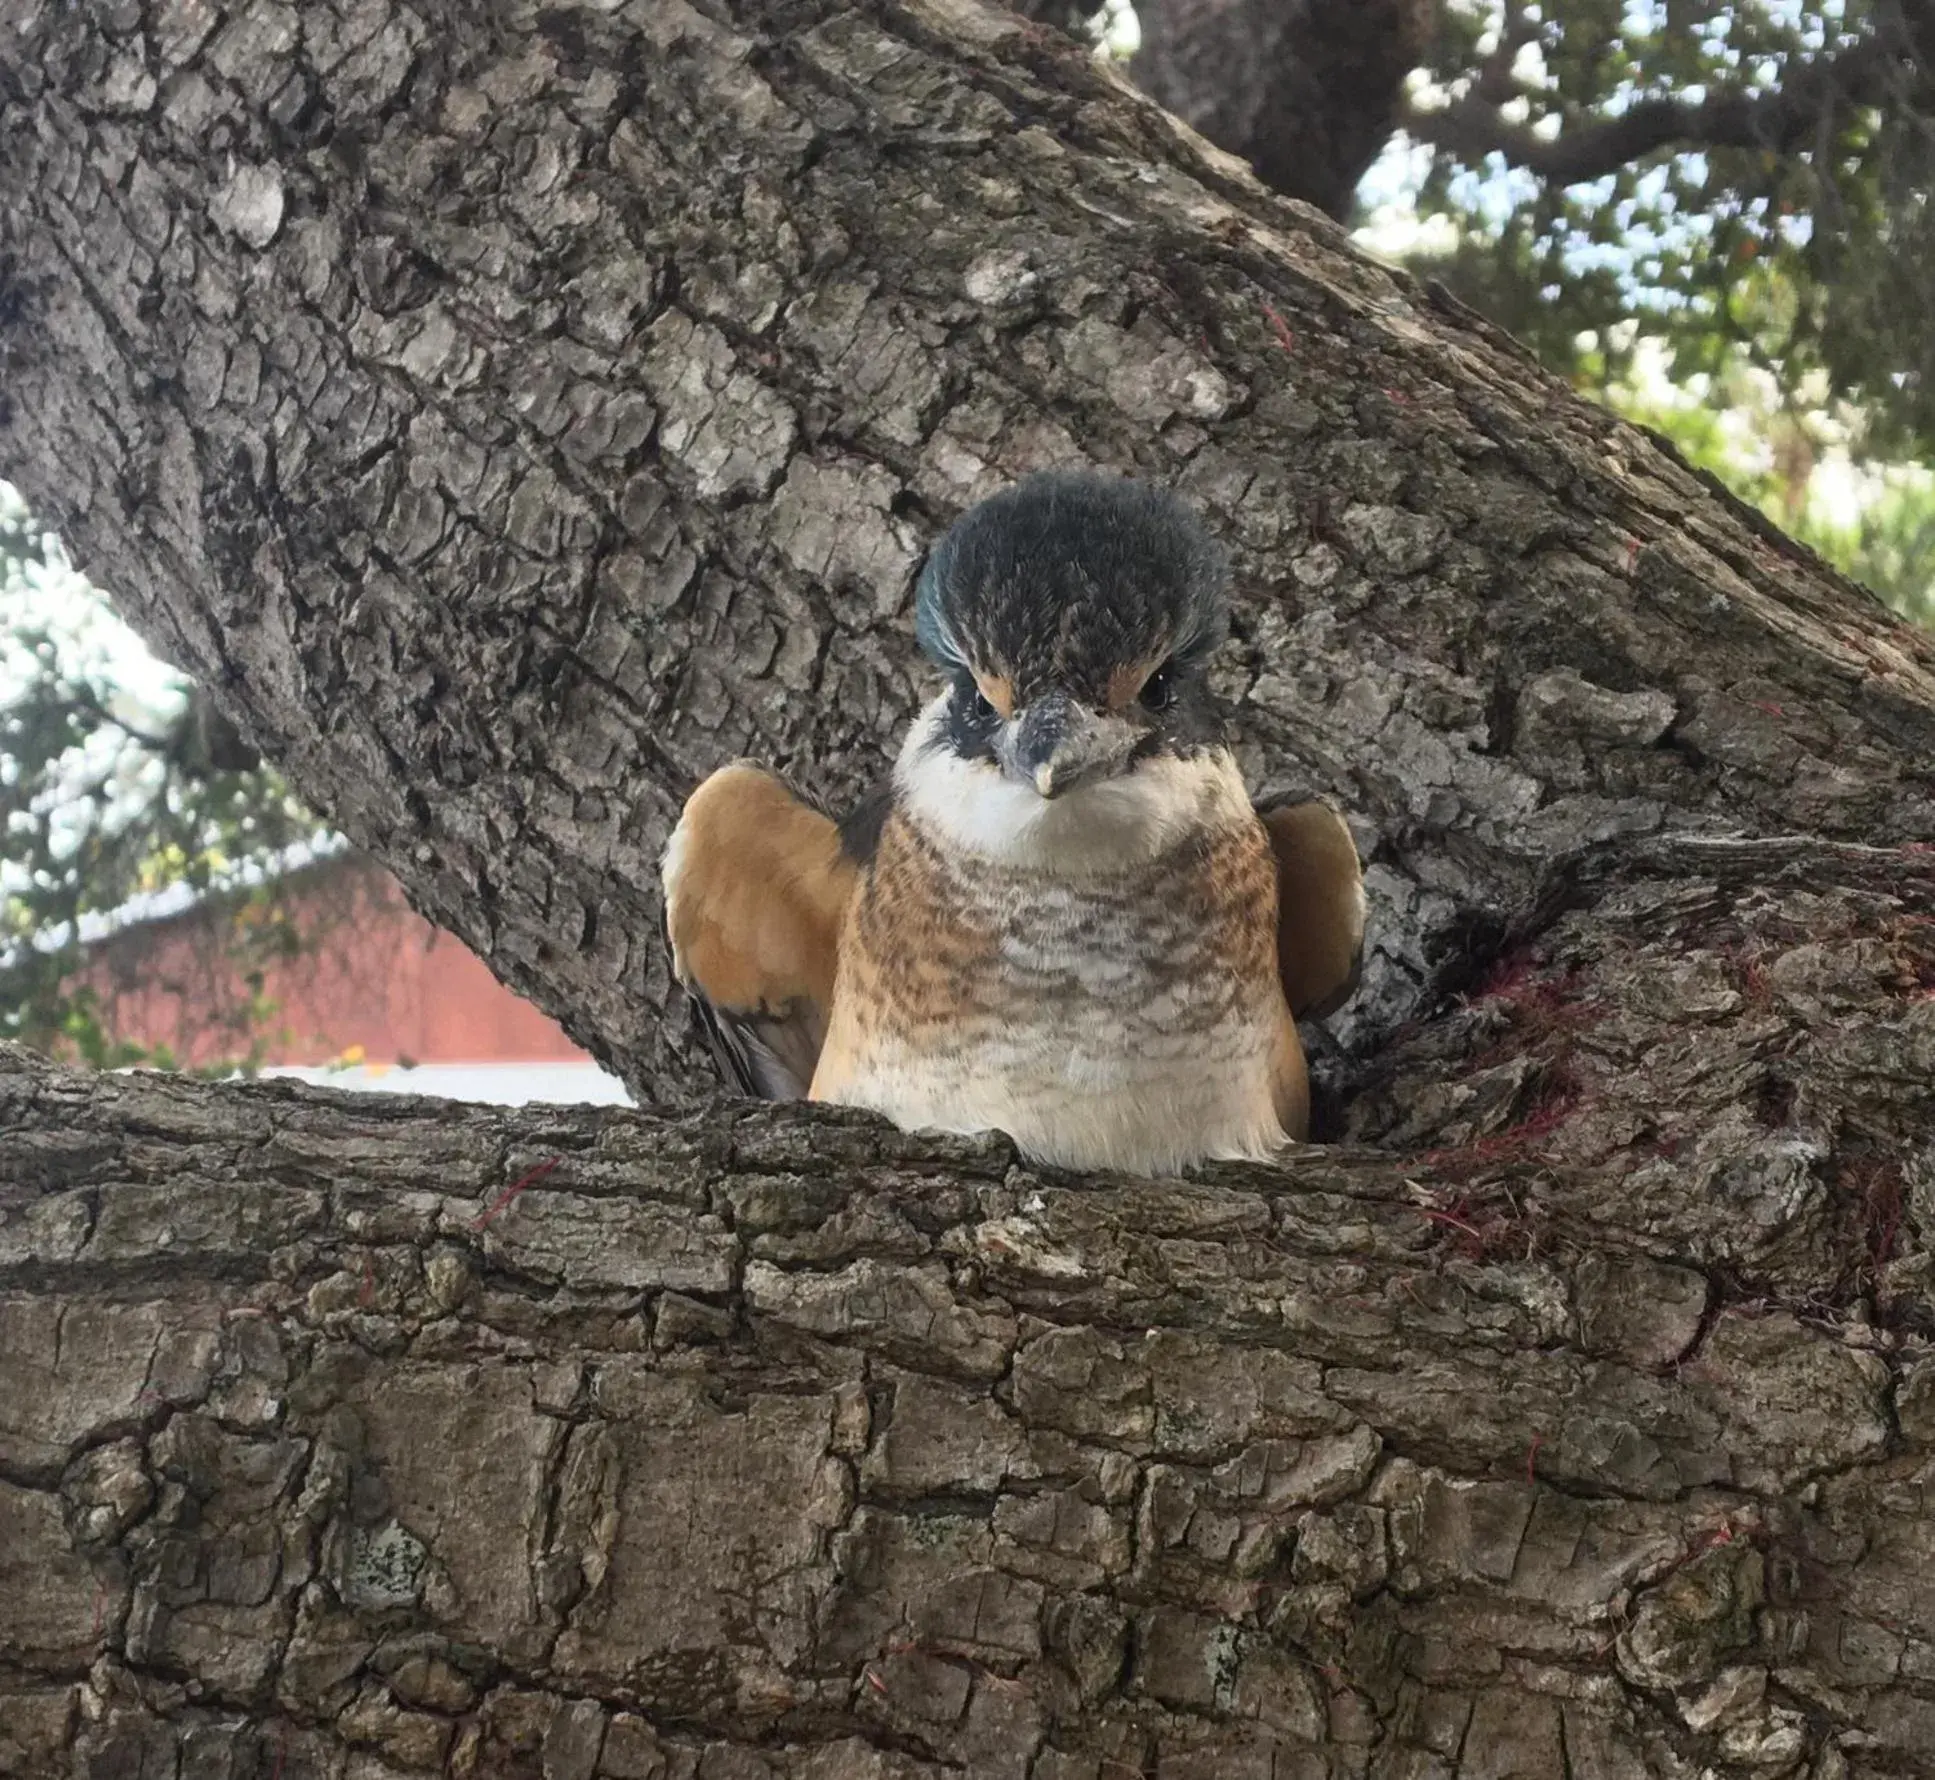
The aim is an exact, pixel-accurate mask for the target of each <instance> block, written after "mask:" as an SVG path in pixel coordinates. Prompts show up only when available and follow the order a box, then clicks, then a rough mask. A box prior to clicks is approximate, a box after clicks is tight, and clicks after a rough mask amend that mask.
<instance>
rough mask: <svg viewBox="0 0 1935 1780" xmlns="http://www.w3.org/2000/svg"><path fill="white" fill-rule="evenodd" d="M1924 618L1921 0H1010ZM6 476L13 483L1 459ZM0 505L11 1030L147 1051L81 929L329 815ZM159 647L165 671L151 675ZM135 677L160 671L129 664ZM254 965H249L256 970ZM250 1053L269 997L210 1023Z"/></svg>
mask: <svg viewBox="0 0 1935 1780" xmlns="http://www.w3.org/2000/svg"><path fill="white" fill-rule="evenodd" d="M1020 10H1022V11H1024V12H1027V13H1029V14H1030V15H1032V16H1033V17H1035V18H1036V19H1038V20H1040V21H1042V22H1043V23H1045V24H1049V25H1053V26H1056V27H1059V28H1064V29H1069V30H1074V31H1089V32H1091V33H1094V34H1097V35H1100V36H1101V37H1102V39H1103V41H1104V43H1105V44H1106V45H1107V46H1108V47H1109V48H1110V49H1111V50H1112V51H1113V52H1114V53H1117V54H1119V55H1123V56H1126V57H1127V58H1128V67H1129V72H1130V74H1131V77H1132V78H1133V79H1135V80H1136V81H1137V82H1138V83H1139V84H1140V85H1142V86H1143V88H1144V89H1145V90H1146V91H1148V92H1149V93H1150V94H1151V95H1152V96H1154V97H1155V98H1157V99H1159V100H1160V101H1161V102H1162V103H1163V104H1165V105H1167V106H1169V107H1170V108H1171V109H1172V110H1174V111H1177V112H1179V113H1180V114H1181V115H1183V116H1184V117H1186V118H1188V119H1189V121H1190V122H1192V123H1193V124H1195V125H1196V127H1197V128H1199V129H1200V130H1202V131H1203V132H1204V134H1206V135H1208V136H1209V137H1210V138H1211V139H1212V140H1213V141H1215V142H1217V143H1219V144H1220V145H1221V146H1223V147H1224V148H1227V149H1229V150H1231V151H1232V152H1234V153H1237V154H1239V155H1242V156H1243V157H1244V158H1245V159H1247V160H1249V161H1250V162H1251V163H1252V165H1254V166H1255V168H1256V169H1257V171H1258V173H1259V175H1260V176H1261V177H1262V178H1263V179H1264V180H1265V181H1266V182H1267V183H1269V184H1271V185H1273V186H1275V187H1276V188H1277V189H1279V190H1281V191H1284V192H1287V193H1289V194H1290V195H1292V196H1294V197H1298V198H1301V199H1304V200H1305V201H1307V202H1310V203H1313V204H1316V205H1318V206H1319V207H1320V208H1322V209H1325V210H1327V211H1329V212H1330V213H1331V214H1333V215H1336V216H1338V217H1339V218H1342V219H1347V220H1350V221H1353V222H1355V223H1357V224H1358V225H1359V226H1360V230H1361V232H1362V234H1363V237H1364V238H1365V239H1366V240H1368V241H1369V242H1370V244H1371V245H1373V246H1374V247H1376V248H1378V249H1379V250H1380V251H1383V252H1386V253H1390V254H1396V255H1397V256H1399V257H1401V258H1403V259H1405V260H1406V261H1407V262H1408V263H1409V264H1410V266H1411V268H1412V270H1414V271H1415V272H1417V273H1419V274H1420V275H1421V276H1425V277H1431V278H1436V279H1438V280H1441V281H1442V282H1443V283H1444V284H1445V285H1446V286H1448V287H1449V288H1450V289H1451V291H1452V292H1453V293H1454V294H1455V295H1457V296H1458V297H1460V298H1461V299H1462V300H1464V301H1465V302H1467V303H1469V304H1470V305H1472V306H1473V307H1474V308H1476V309H1478V310H1480V311H1482V312H1483V313H1485V314H1487V315H1488V316H1490V317H1491V318H1492V319H1493V320H1495V321H1497V322H1498V323H1499V324H1500V325H1502V326H1504V327H1505V328H1507V329H1509V330H1510V331H1511V332H1513V333H1514V334H1516V335H1518V336H1519V337H1520V338H1521V339H1523V340H1525V341H1526V342H1527V343H1528V344H1529V345H1531V346H1532V347H1533V348H1534V349H1535V350H1536V351H1537V352H1538V353H1539V354H1540V356H1541V357H1542V358H1543V359H1544V361H1545V362H1546V364H1548V365H1549V366H1550V367H1551V368H1552V369H1553V370H1554V371H1556V372H1558V373H1559V374H1561V375H1564V376H1567V377H1569V378H1571V379H1572V380H1573V381H1574V382H1575V383H1576V384H1577V385H1579V386H1580V387H1582V388H1584V389H1587V390H1589V391H1591V392H1592V393H1595V394H1597V395H1598V396H1600V397H1601V398H1602V399H1604V400H1606V401H1608V402H1610V403H1612V404H1613V405H1615V406H1616V407H1618V408H1620V409H1621V410H1622V411H1623V412H1625V413H1627V414H1629V415H1630V416H1631V417H1632V418H1634V419H1635V420H1638V421H1640V422H1643V423H1644V424H1647V425H1650V426H1652V427H1654V428H1655V429H1656V430H1658V431H1661V432H1663V433H1665V434H1666V435H1668V436H1669V437H1670V438H1671V439H1672V440H1673V442H1674V443H1675V444H1676V445H1677V446H1678V447H1679V449H1680V450H1681V451H1682V453H1683V454H1684V455H1685V456H1687V457H1688V458H1689V459H1691V460H1692V461H1694V462H1695V463H1697V464H1699V465H1700V466H1701V467H1703V468H1706V469H1710V470H1712V471H1714V472H1715V473H1716V474H1718V475H1720V476H1721V477H1722V478H1723V479H1725V480H1726V481H1727V482H1729V483H1730V484H1731V485H1732V486H1733V487H1734V488H1735V489H1736V490H1737V491H1738V492H1739V493H1740V494H1741V495H1742V496H1743V497H1744V498H1746V499H1749V500H1753V501H1756V502H1758V503H1759V504H1761V505H1762V506H1763V507H1765V508H1766V510H1767V511H1768V512H1769V514H1770V515H1771V516H1772V517H1773V518H1775V519H1776V520H1777V521H1778V522H1779V523H1780V524H1782V525H1783V526H1785V527H1786V528H1787V529H1788V530H1789V531H1791V532H1793V533H1795V534H1796V535H1797V536H1799V537H1801V538H1802V539H1803V540H1805V541H1806V542H1808V543H1811V544H1812V545H1814V546H1815V548H1817V549H1818V550H1820V551H1821V552H1822V553H1823V554H1824V555H1825V556H1827V557H1828V558H1829V559H1830V560H1831V561H1833V562H1835V563H1836V564H1837V565H1838V566H1840V567H1841V568H1842V569H1844V570H1845V571H1846V572H1847V573H1849V574H1850V575H1852V576H1853V577H1854V578H1856V579H1858V580H1861V581H1863V582H1865V583H1866V584H1868V585H1869V586H1871V587H1872V588H1874V589H1875V591H1876V592H1878V593H1879V594H1881V595H1882V596H1883V597H1884V598H1886V599H1887V600H1888V601H1889V602H1890V603H1891V604H1893V605H1895V606H1896V607H1897V608H1898V609H1899V610H1902V611H1904V612H1907V613H1909V614H1911V615H1914V616H1917V617H1920V618H1921V619H1922V620H1923V621H1925V622H1935V569H1931V566H1930V565H1931V562H1932V561H1935V555H1932V554H1931V547H1935V477H1931V476H1930V475H1929V473H1928V471H1927V470H1926V468H1925V467H1924V464H1925V462H1926V460H1928V459H1929V458H1930V457H1931V455H1932V454H1935V330H1932V329H1931V328H1930V327H1929V325H1928V323H1927V321H1926V319H1925V308H1926V305H1925V303H1924V301H1923V300H1922V298H1921V295H1920V293H1921V292H1922V291H1923V290H1924V289H1925V288H1926V287H1927V285H1928V283H1929V282H1930V273H1931V272H1935V215H1932V214H1931V199H1930V192H1931V189H1935V80H1932V79H1931V72H1930V71H1931V69H1935V59H1932V58H1935V0H1841V3H1838V4H1822V5H1801V4H1790V3H1788V0H1758V3H1756V4H1734V5H1702V4H1692V3H1690V0H1562V3H1561V0H1550V3H1548V4H1542V5H1527V4H1520V3H1519V0H1140V3H1139V4H1138V5H1136V6H1134V7H1133V9H1131V7H1130V6H1129V5H1127V4H1126V3H1125V0H1109V4H1108V5H1106V6H1105V7H1104V8H1103V9H1102V11H1101V12H1100V13H1097V12H1096V10H1095V7H1094V5H1093V0H1021V4H1020ZM0 469H4V466H3V465H0ZM5 502H6V497H5V495H4V492H0V1037H24V1038H27V1039H29V1040H30V1041H31V1042H34V1043H37V1044H41V1045H44V1046H52V1047H54V1048H65V1049H68V1050H70V1051H73V1052H78V1053H79V1054H81V1055H84V1056H86V1057H89V1058H92V1059H93V1060H95V1061H97V1062H113V1061H127V1060H132V1059H133V1058H134V1057H135V1056H137V1055H138V1054H139V1053H137V1052H134V1051H133V1050H132V1049H131V1047H128V1046H125V1045H117V1044H116V1042H115V1040H114V1038H113V1035H112V1033H111V1032H110V1031H109V1030H108V1027H107V1025H106V1023H105V1022H104V1017H103V1009H102V1007H101V1004H100V1000H99V996H98V993H97V990H96V988H95V987H94V986H93V985H92V984H91V983H90V982H89V981H88V980H87V979H86V977H85V974H84V972H83V970H82V966H83V963H84V957H83V945H82V939H83V934H84V932H85V930H86V917H88V916H90V915H94V916H101V915H103V914H105V913H106V912H108V911H111V910H114V909H117V908H120V907H122V906H124V905H126V904H127V903H129V902H130V901H131V900H133V899H137V898H139V897H141V896H143V895H147V894H152V893H156V892H159V891H162V890H164V889H166V888H167V887H168V886H170V885H177V884H180V885H186V886H188V887H190V888H191V889H193V890H195V891H198V892H203V893H215V892H221V893H222V894H224V895H225V896H226V898H227V903H228V906H229V907H230V908H231V909H232V912H233V914H234V919H233V920H232V921H231V922H230V923H228V924H227V927H226V929H225V931H226V932H227V933H228V935H229V939H230V943H231V944H232V945H233V946H234V947H235V948H237V949H238V951H239V954H240V956H241V957H242V959H243V961H244V962H243V967H242V971H241V978H240V980H241V981H243V982H244V983H245V984H249V983H254V984H258V985H259V982H260V969H259V961H261V960H263V959H265V958H266V957H268V956H270V955H273V954H274V953H275V952H276V951H278V950H281V951H286V950H287V949H288V948H289V947H291V946H293V945H296V944H299V943H300V940H299V938H298V936H297V934H296V932H295V929H294V926H293V924H292V923H291V922H290V921H289V920H288V919H287V918H286V916H285V915H284V914H282V913H280V912H279V909H278V903H277V899H276V894H275V888H274V886H275V877H274V874H273V872H272V871H270V870H268V869H267V868H268V867H269V866H271V865H272V864H273V862H275V861H276V860H278V859H279V858H282V857H284V856H285V855H286V851H287V849H289V848H290V847H291V846H293V845H296V844H297V843H300V842H303V841H305V840H309V839H313V838H314V837H315V836H316V834H317V830H316V826H315V824H314V822H313V820H312V819H310V818H308V817H307V816H305V815H304V814H303V812H302V811H301V810H300V809H299V808H298V806H297V805H296V804H295V803H294V802H293V801H292V800H291V798H290V796H289V794H288V791H287V789H286V787H285V786H284V785H283V784H282V782H281V780H280V779H279V778H278V777H277V776H276V774H275V773H274V772H273V771H272V770H270V769H268V768H266V767H264V766H262V765H261V764H259V763H258V762H257V761H256V760H255V758H254V756H253V754H252V753H251V752H250V750H249V749H248V748H247V746H246V744H245V743H243V741H242V740H241V738H239V737H237V736H236V735H235V734H234V733H233V732H232V731H231V730H230V729H229V728H228V727H227V725H226V723H225V722H224V721H223V720H222V719H221V718H220V716H219V714H218V713H216V712H215V711H214V710H213V708H212V706H210V705H208V704H207V703H206V701H204V700H202V699H201V698H199V697H198V696H196V695H194V694H193V693H192V692H191V691H190V689H189V688H188V687H186V686H185V685H184V684H182V683H181V682H180V681H179V680H175V679H170V678H168V677H166V676H161V677H160V678H159V679H157V678H155V676H154V675H153V674H152V673H149V674H147V675H146V676H145V681H146V684H145V689H144V688H138V687H135V686H133V685H131V684H130V678H129V674H128V671H127V664H128V662H129V660H130V659H131V658H132V656H133V647H132V645H131V644H130V642H129V641H128V640H126V639H125V637H124V636H123V637H122V638H121V640H119V641H116V642H114V643H112V644H111V645H104V644H103V643H102V642H101V640H100V633H101V632H102V629H103V627H106V626H112V624H113V621H112V620H111V619H110V618H109V617H107V615H106V614H105V612H104V610H103V609H102V608H101V607H100V603H99V601H98V596H95V595H93V594H92V593H91V592H90V591H89V590H87V589H85V588H84V587H83V586H82V585H81V584H79V583H78V580H77V579H76V578H73V577H71V576H70V577H66V578H65V579H63V577H62V571H61V569H60V564H59V559H58V552H57V550H56V549H55V548H54V547H53V546H52V544H51V541H50V540H48V539H45V538H44V537H42V536H41V535H40V534H39V533H38V531H37V530H36V528H35V527H34V526H33V524H32V523H31V521H30V520H29V519H28V517H27V516H26V515H25V514H24V513H22V512H20V511H19V509H18V508H17V507H9V506H7V505H6V504H5ZM149 665H150V667H152V664H149ZM138 677H140V676H138ZM250 960H255V961H257V962H256V963H254V964H253V965H252V964H251V963H250ZM220 1017H221V1018H222V1019H223V1020H224V1021H226V1022H227V1023H228V1024H229V1025H230V1026H231V1028H232V1030H233V1032H234V1035H235V1046H234V1054H235V1055H236V1056H237V1057H238V1058H240V1059H242V1060H244V1061H246V1060H247V1058H248V1057H249V1056H250V1055H251V1054H252V1053H253V1052H254V1051H255V1050H256V1049H258V1048H259V1043H260V1035H261V1032H262V1030H263V1026H264V1022H265V1021H266V1020H268V1019H269V1018H271V1017H272V1010H270V1009H267V1008H265V1007H264V1006H262V1005H261V1004H260V1001H259V996H258V997H257V998H256V999H254V1000H245V1001H244V1003H243V1004H241V1005H233V1006H227V1007H225V1008H223V1009H221V1010H220Z"/></svg>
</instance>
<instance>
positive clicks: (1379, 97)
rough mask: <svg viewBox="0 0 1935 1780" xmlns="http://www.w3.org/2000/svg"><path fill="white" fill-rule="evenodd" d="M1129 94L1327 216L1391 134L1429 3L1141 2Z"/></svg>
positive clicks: (1422, 39) (1426, 30) (1338, 210)
mask: <svg viewBox="0 0 1935 1780" xmlns="http://www.w3.org/2000/svg"><path fill="white" fill-rule="evenodd" d="M1136 17H1137V19H1138V20H1139V21H1140V23H1141V26H1142V47H1141V49H1140V50H1139V51H1138V52H1137V54H1136V57H1135V61H1134V63H1133V68H1134V72H1135V78H1136V84H1137V85H1138V86H1140V87H1141V88H1142V90H1143V91H1144V92H1146V93H1148V94H1149V96H1150V97H1151V98H1153V99H1154V100H1155V101H1156V102H1157V103H1158V104H1160V105H1164V106H1167V107H1168V109H1169V110H1171V111H1173V112H1175V113H1176V115H1177V116H1178V117H1182V118H1186V119H1187V120H1188V121H1189V122H1190V123H1191V124H1193V125H1194V126H1195V127H1196V128H1197V129H1198V130H1200V131H1202V133H1203V134H1204V135H1205V136H1207V137H1208V138H1209V139H1210V141H1212V142H1214V143H1215V144H1216V145H1217V146H1218V147H1219V148H1225V149H1228V150H1229V151H1230V153H1231V154H1234V155H1239V156H1241V157H1242V158H1243V159H1244V160H1246V161H1248V162H1249V163H1250V164H1251V166H1253V167H1254V168H1255V169H1256V172H1257V176H1258V177H1259V178H1260V179H1262V181H1263V182H1264V184H1266V185H1268V186H1271V187H1273V188H1274V189H1275V190H1277V191H1279V192H1282V193H1284V194H1285V195H1286V196H1288V197H1292V198H1301V199H1302V200H1303V201H1304V202H1305V203H1306V204H1314V205H1316V206H1317V208H1318V209H1319V210H1322V211H1325V212H1327V213H1328V214H1329V215H1331V216H1336V217H1342V216H1346V215H1348V214H1349V212H1350V207H1351V200H1352V197H1353V194H1354V193H1355V192H1356V190H1357V184H1358V181H1359V180H1361V179H1362V178H1363V177H1364V174H1365V172H1366V170H1367V169H1368V168H1369V167H1370V164H1371V163H1372V162H1373V161H1374V160H1376V159H1377V157H1378V154H1379V152H1380V151H1381V150H1382V149H1383V147H1384V144H1385V143H1386V142H1387V141H1389V140H1390V137H1391V133H1392V131H1393V130H1394V129H1396V127H1397V124H1398V120H1399V114H1400V112H1401V110H1402V108H1403V99H1404V83H1405V77H1406V76H1407V75H1408V74H1410V72H1411V70H1412V69H1413V68H1415V67H1416V66H1417V65H1418V62H1419V60H1420V58H1421V57H1422V55H1423V53H1424V49H1425V46H1426V45H1427V44H1428V43H1429V41H1430V39H1431V33H1432V32H1433V30H1434V29H1435V28H1436V23H1437V5H1436V3H1435V0H1368V3H1367V0H1295V3H1294V4H1288V5H1286V4H1282V3H1281V0H1145V3H1144V4H1142V5H1139V6H1138V7H1137V8H1136Z"/></svg>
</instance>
